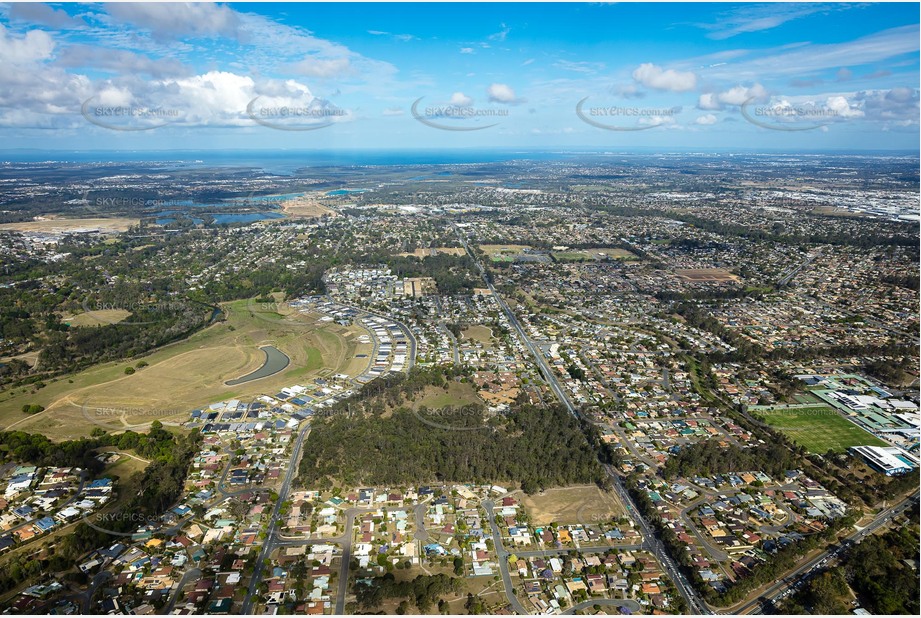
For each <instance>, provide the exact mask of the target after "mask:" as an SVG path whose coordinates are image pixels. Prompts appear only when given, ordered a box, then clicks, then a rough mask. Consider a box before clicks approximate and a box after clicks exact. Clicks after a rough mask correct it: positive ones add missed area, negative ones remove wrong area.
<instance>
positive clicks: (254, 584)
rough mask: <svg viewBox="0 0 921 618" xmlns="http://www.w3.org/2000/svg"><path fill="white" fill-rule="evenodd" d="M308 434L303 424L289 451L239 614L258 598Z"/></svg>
mask: <svg viewBox="0 0 921 618" xmlns="http://www.w3.org/2000/svg"><path fill="white" fill-rule="evenodd" d="M309 433H310V424H309V423H304V426H303V427H302V428H301V430H300V432H298V434H297V440H296V441H295V442H294V448H293V449H292V450H291V459H289V460H288V470H287V471H286V472H285V479H284V482H282V485H281V489H279V491H278V499H277V500H275V506H274V508H273V509H272V515H271V518H270V519H269V529H268V531H267V532H266V537H265V541H264V542H263V543H262V551H260V552H259V557H258V558H257V559H256V568H255V569H254V570H253V576H252V578H251V579H250V581H249V586H248V587H247V589H246V597H245V598H244V600H243V608H242V610H241V611H240V613H241V614H249V613H251V612H252V609H253V604H254V603H255V599H256V598H258V596H259V592H258V591H259V584H260V583H261V582H262V570H263V568H265V563H266V562H267V561H268V558H269V556H271V555H272V552H273V551H274V550H275V545H276V543H277V539H276V538H275V531H276V528H277V522H278V515H279V513H280V512H281V505H282V504H283V503H284V502H285V500H287V498H288V491H289V490H290V488H291V481H292V480H294V475H295V470H296V468H297V460H298V457H299V456H300V452H301V447H302V446H303V444H304V439H305V438H306V437H307V434H309Z"/></svg>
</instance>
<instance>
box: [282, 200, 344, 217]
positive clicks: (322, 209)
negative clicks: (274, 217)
mask: <svg viewBox="0 0 921 618" xmlns="http://www.w3.org/2000/svg"><path fill="white" fill-rule="evenodd" d="M281 209H282V212H284V213H285V214H286V215H288V216H289V217H292V218H298V217H306V218H313V217H322V216H323V215H327V216H330V217H335V216H337V214H338V213H336V211H334V210H330V209H329V208H327V207H326V206H324V205H323V204H321V203H320V200H319V199H318V195H302V196H299V197H295V198H294V199H290V200H285V201H284V202H282V203H281Z"/></svg>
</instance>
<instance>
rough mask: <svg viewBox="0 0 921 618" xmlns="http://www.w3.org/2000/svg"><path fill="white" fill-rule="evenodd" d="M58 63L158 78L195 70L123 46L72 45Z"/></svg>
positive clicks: (59, 56) (63, 52) (173, 60)
mask: <svg viewBox="0 0 921 618" xmlns="http://www.w3.org/2000/svg"><path fill="white" fill-rule="evenodd" d="M54 64H55V65H57V66H60V67H64V68H70V69H75V68H86V69H91V70H96V71H112V72H115V73H119V74H138V73H145V74H147V75H151V76H153V77H156V78H163V77H179V76H183V75H189V74H191V73H192V70H191V69H189V68H188V67H186V66H185V65H183V64H182V63H181V62H179V61H178V60H175V59H173V58H162V59H153V58H149V57H147V56H144V55H142V54H136V53H134V52H131V51H127V50H122V49H106V48H104V47H96V46H93V45H71V46H69V47H65V48H63V49H62V50H61V53H60V54H58V56H57V59H56V60H55V62H54Z"/></svg>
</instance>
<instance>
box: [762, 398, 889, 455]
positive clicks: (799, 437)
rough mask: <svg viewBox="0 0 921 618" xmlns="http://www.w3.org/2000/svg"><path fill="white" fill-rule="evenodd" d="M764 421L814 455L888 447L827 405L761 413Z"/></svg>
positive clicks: (778, 409) (777, 409)
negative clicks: (864, 447) (855, 448)
mask: <svg viewBox="0 0 921 618" xmlns="http://www.w3.org/2000/svg"><path fill="white" fill-rule="evenodd" d="M757 414H759V415H761V416H763V417H764V419H765V422H766V423H767V424H768V425H770V426H771V427H773V428H774V429H778V430H780V431H782V432H783V433H784V434H786V435H787V436H788V437H789V438H790V439H791V440H793V441H794V442H796V443H797V444H799V445H801V446H803V447H804V448H806V450H808V451H809V452H811V453H825V452H827V451H828V450H829V449H831V450H834V451H845V450H847V448H848V447H851V446H862V445H870V446H886V443H885V442H883V441H882V440H880V439H879V438H877V437H875V436H873V435H870V434H869V433H867V432H866V431H864V430H863V429H861V428H860V427H858V426H857V425H855V424H854V423H852V422H851V421H849V420H847V419H846V418H844V417H843V416H841V414H839V413H838V412H837V411H835V410H832V409H831V408H829V407H826V406H815V407H809V408H775V409H772V410H758V411H757Z"/></svg>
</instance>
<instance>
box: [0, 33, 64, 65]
mask: <svg viewBox="0 0 921 618" xmlns="http://www.w3.org/2000/svg"><path fill="white" fill-rule="evenodd" d="M53 51H54V40H53V39H52V38H51V35H50V34H48V33H47V32H45V31H43V30H29V31H28V32H26V33H25V35H23V36H16V35H15V34H12V33H10V34H8V31H7V29H6V28H4V27H3V24H0V62H2V63H3V64H10V65H23V64H28V63H32V62H39V61H42V60H47V59H48V58H50V57H51V53H52V52H53Z"/></svg>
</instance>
